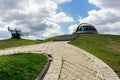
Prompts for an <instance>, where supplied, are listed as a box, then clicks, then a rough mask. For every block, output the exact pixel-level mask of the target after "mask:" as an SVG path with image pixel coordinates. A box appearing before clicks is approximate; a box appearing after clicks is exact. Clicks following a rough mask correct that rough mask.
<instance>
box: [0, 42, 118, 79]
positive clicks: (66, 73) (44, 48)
mask: <svg viewBox="0 0 120 80" xmlns="http://www.w3.org/2000/svg"><path fill="white" fill-rule="evenodd" d="M16 52H45V53H50V54H56V55H59V56H61V58H62V59H63V64H62V69H61V73H60V80H107V79H105V78H104V76H103V73H101V69H100V67H99V66H98V65H96V64H95V62H94V61H93V60H92V59H91V58H89V57H88V56H86V55H85V54H83V53H82V51H81V50H80V49H79V48H77V47H74V46H72V45H70V44H67V42H48V43H43V44H37V45H31V46H25V47H18V48H12V49H7V50H2V51H0V55H2V54H3V55H6V54H12V53H16ZM108 80H119V78H116V79H108Z"/></svg>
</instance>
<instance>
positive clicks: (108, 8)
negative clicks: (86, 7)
mask: <svg viewBox="0 0 120 80" xmlns="http://www.w3.org/2000/svg"><path fill="white" fill-rule="evenodd" d="M88 1H89V3H91V4H93V5H95V6H97V7H99V8H100V9H99V10H91V11H88V16H87V17H85V18H80V19H79V21H80V23H83V22H88V23H91V24H93V25H94V26H96V28H97V30H98V32H99V33H105V34H117V35H119V34H120V15H119V13H120V6H119V5H120V1H119V0H88Z"/></svg>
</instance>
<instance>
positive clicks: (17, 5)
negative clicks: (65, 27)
mask: <svg viewBox="0 0 120 80" xmlns="http://www.w3.org/2000/svg"><path fill="white" fill-rule="evenodd" d="M70 1H71V0H29V1H28V0H0V15H1V16H0V20H1V21H2V22H4V23H6V25H5V26H8V25H9V26H11V27H12V26H14V27H15V28H18V29H21V30H22V31H23V32H25V31H27V32H29V34H30V37H31V38H32V37H34V38H48V37H51V36H55V35H58V34H62V31H61V27H60V25H59V23H66V22H72V21H73V18H72V17H71V16H69V15H67V14H66V13H64V12H57V9H58V4H62V3H65V2H70ZM1 29H3V28H1ZM4 29H5V27H4Z"/></svg>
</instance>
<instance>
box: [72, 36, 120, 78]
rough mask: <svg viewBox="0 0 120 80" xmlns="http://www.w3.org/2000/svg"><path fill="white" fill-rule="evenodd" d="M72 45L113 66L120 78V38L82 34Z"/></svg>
mask: <svg viewBox="0 0 120 80" xmlns="http://www.w3.org/2000/svg"><path fill="white" fill-rule="evenodd" d="M70 44H72V45H75V46H77V47H79V48H82V49H84V50H86V51H88V52H90V53H92V54H93V55H95V56H97V57H98V58H100V59H102V60H103V61H104V62H105V63H107V64H108V65H109V66H111V67H112V68H113V69H114V70H115V72H116V73H117V74H118V75H119V77H120V36H115V35H98V34H81V35H79V37H77V38H76V39H75V40H73V41H72V42H70Z"/></svg>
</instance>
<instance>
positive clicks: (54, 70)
mask: <svg viewBox="0 0 120 80" xmlns="http://www.w3.org/2000/svg"><path fill="white" fill-rule="evenodd" d="M52 57H53V61H52V62H51V65H50V67H49V69H48V71H47V73H46V75H45V77H44V79H43V80H59V76H60V72H61V67H62V58H61V57H60V56H58V55H55V54H52Z"/></svg>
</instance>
